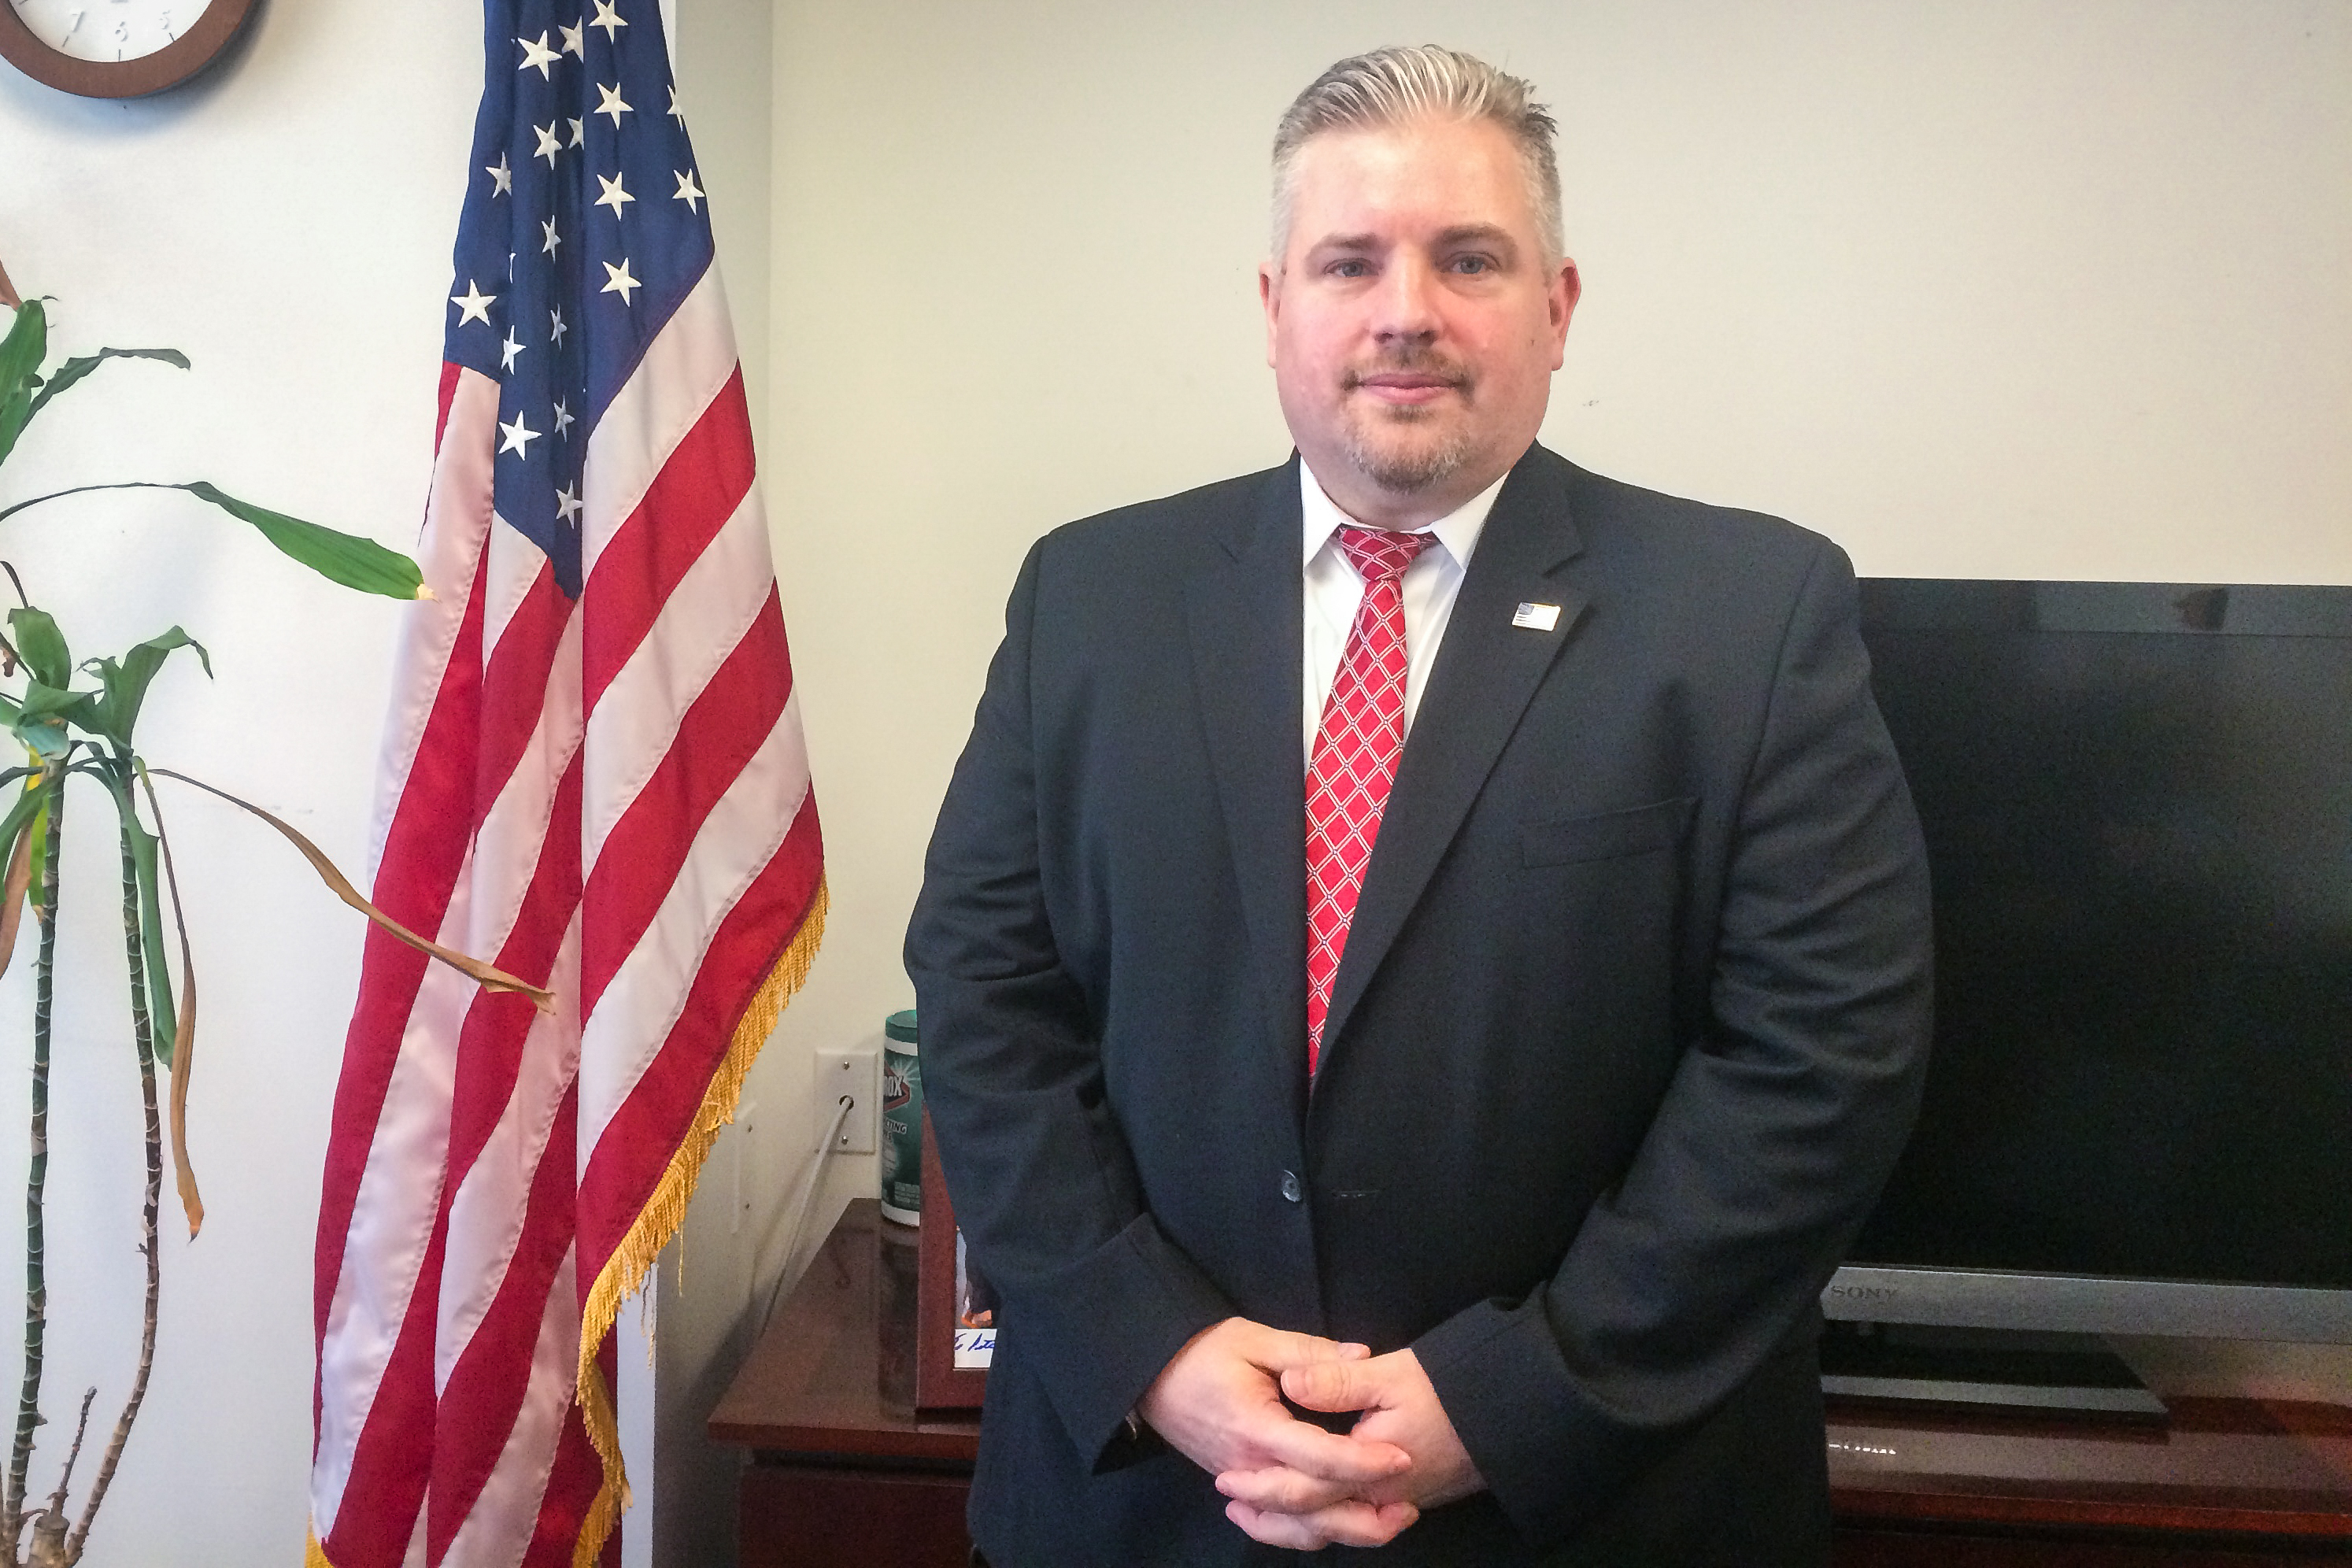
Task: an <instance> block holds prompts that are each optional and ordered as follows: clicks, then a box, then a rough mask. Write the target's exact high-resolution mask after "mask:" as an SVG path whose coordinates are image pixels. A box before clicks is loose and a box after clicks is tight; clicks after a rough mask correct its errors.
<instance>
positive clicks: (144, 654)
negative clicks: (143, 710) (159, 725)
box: [82, 626, 213, 751]
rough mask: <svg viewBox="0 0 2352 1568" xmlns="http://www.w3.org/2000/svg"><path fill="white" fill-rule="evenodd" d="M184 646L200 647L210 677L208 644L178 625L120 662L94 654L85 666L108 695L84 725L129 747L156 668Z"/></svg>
mask: <svg viewBox="0 0 2352 1568" xmlns="http://www.w3.org/2000/svg"><path fill="white" fill-rule="evenodd" d="M183 647H192V648H194V649H195V650H196V658H198V659H199V660H201V661H202V662H203V664H204V667H205V676H206V677H207V678H209V677H210V676H211V675H212V672H213V659H212V655H210V654H208V653H206V652H205V645H204V644H202V643H200V642H198V641H197V640H196V639H195V638H194V637H190V636H189V635H188V634H187V633H186V632H184V631H182V630H181V629H180V628H179V627H178V626H173V628H172V629H171V630H170V631H168V632H165V633H164V634H163V636H161V637H149V638H148V639H147V640H146V641H145V642H143V643H141V644H140V645H139V646H138V647H134V648H132V649H131V651H130V652H129V653H127V654H125V655H124V656H123V658H122V662H121V663H120V664H117V663H116V662H115V661H114V660H112V659H110V658H94V659H91V660H89V662H88V663H86V664H84V665H83V666H82V668H84V669H87V670H90V671H93V672H94V673H95V674H96V675H97V676H98V679H99V681H100V684H101V685H103V686H104V687H105V689H106V691H105V695H104V696H102V697H101V698H100V700H98V702H97V704H96V705H95V707H94V708H93V709H92V710H91V714H90V721H89V723H88V724H86V725H84V728H86V729H88V730H89V731H91V732H92V733H94V734H99V735H103V736H105V737H106V738H107V739H108V740H110V741H112V742H114V743H115V744H116V745H118V746H121V747H122V748H123V749H124V750H126V751H128V750H129V749H130V746H131V729H132V727H133V726H135V725H136V724H137V723H138V722H139V708H140V705H141V704H142V702H144V701H145V700H146V699H147V687H148V685H149V683H150V682H152V680H153V679H155V673H156V671H158V670H160V669H162V668H163V661H164V659H166V658H170V657H171V654H172V651H173V649H174V648H183Z"/></svg>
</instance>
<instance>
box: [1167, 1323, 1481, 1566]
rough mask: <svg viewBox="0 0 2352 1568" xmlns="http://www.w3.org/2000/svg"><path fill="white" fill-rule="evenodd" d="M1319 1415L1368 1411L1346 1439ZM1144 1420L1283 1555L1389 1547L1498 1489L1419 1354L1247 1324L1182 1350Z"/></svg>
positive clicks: (1209, 1332)
mask: <svg viewBox="0 0 2352 1568" xmlns="http://www.w3.org/2000/svg"><path fill="white" fill-rule="evenodd" d="M1285 1394H1287V1395H1288V1396H1289V1397H1290V1399H1291V1401H1292V1402H1293V1403H1294V1404H1297V1405H1299V1406H1300V1407H1302V1408H1304V1409H1307V1410H1322V1411H1334V1412H1337V1411H1348V1410H1354V1411H1360V1412H1361V1414H1360V1415H1358V1416H1357V1418H1356V1424H1355V1426H1354V1428H1353V1429H1352V1430H1351V1431H1349V1433H1348V1434H1346V1435H1345V1436H1341V1435H1339V1434H1338V1433H1333V1432H1327V1431H1325V1430H1323V1428H1321V1427H1320V1426H1314V1425H1312V1424H1311V1423H1309V1422H1306V1421H1301V1420H1299V1419H1298V1418H1297V1416H1295V1415H1292V1414H1291V1413H1290V1412H1289V1410H1288V1409H1286V1408H1285V1406H1284V1405H1283V1403H1282V1399H1283V1396H1284V1395H1285ZM1136 1414H1137V1415H1139V1416H1141V1417H1142V1418H1143V1419H1144V1420H1145V1421H1147V1422H1149V1423H1150V1426H1151V1427H1152V1429H1153V1430H1154V1431H1156V1432H1158V1433H1159V1434H1160V1436H1162V1437H1164V1438H1166V1439H1167V1440H1168V1442H1169V1443H1170V1445H1171V1446H1172V1447H1175V1448H1176V1449H1177V1451H1178V1452H1180V1453H1181V1454H1183V1455H1184V1456H1185V1457H1186V1458H1190V1459H1191V1460H1192V1462H1193V1463H1194V1464H1196V1465H1199V1466H1200V1467H1201V1468H1202V1469H1204V1470H1207V1471H1208V1472H1209V1473H1210V1474H1212V1475H1213V1476H1215V1477H1216V1478H1217V1489H1218V1490H1219V1491H1220V1492H1223V1494H1224V1495H1225V1496H1226V1497H1227V1498H1228V1499H1230V1501H1229V1502H1227V1503H1226V1505H1225V1517H1226V1518H1228V1519H1230V1520H1232V1521H1234V1523H1235V1524H1237V1525H1239V1526H1241V1528H1242V1529H1243V1530H1244V1531H1247V1532H1248V1533H1249V1535H1250V1536H1251V1537H1252V1538H1254V1539H1255V1540H1258V1541H1262V1542H1265V1543H1267V1544H1268V1545H1272V1546H1286V1547H1292V1548H1295V1549H1296V1550H1298V1551H1301V1552H1314V1551H1318V1550H1320V1549H1321V1548H1323V1547H1325V1546H1328V1545H1332V1544H1335V1543H1336V1544H1339V1545H1342V1546H1381V1545H1385V1544H1386V1543H1387V1542H1390V1541H1392V1540H1394V1539H1395V1538H1396V1536H1397V1534H1398V1533H1399V1532H1400V1531H1402V1530H1404V1529H1405V1528H1406V1527H1407V1526H1409V1525H1411V1524H1412V1522H1413V1521H1415V1520H1417V1519H1419V1518H1420V1517H1421V1510H1423V1508H1425V1507H1433V1506H1434V1505H1436V1504H1438V1503H1443V1502H1451V1501H1453V1500H1454V1499H1456V1498H1463V1497H1467V1496H1469V1495H1470V1494H1471V1493H1472V1492H1475V1491H1478V1490H1481V1489H1484V1488H1485V1486H1486V1482H1485V1480H1484V1479H1481V1478H1480V1476H1479V1474H1478V1470H1477V1467H1476V1466H1475V1465H1474V1464H1472V1463H1471V1460H1470V1456H1469V1454H1468V1453H1467V1452H1466V1451H1465V1449H1464V1448H1463V1447H1462V1439H1461V1438H1460V1437H1459V1436H1456V1435H1455V1433H1454V1423H1453V1422H1452V1421H1451V1420H1449V1419H1448V1418H1447V1416H1446V1414H1445V1411H1444V1408H1443V1407H1442V1406H1441V1405H1439V1403H1438V1399H1437V1391H1436V1390H1435V1389H1434V1388H1433V1387H1432V1386H1431V1384H1430V1381H1429V1377H1428V1374H1427V1373H1424V1372H1423V1371H1422V1368H1421V1362H1420V1360H1419V1358H1417V1357H1416V1356H1414V1354H1413V1353H1412V1351H1410V1350H1401V1351H1397V1352H1393V1353H1391V1354H1389V1355H1381V1356H1376V1355H1373V1354H1372V1353H1371V1352H1370V1350H1369V1349H1368V1348H1367V1347H1365V1346H1363V1345H1354V1344H1340V1343H1339V1342H1335V1341H1331V1340H1326V1339H1320V1338H1318V1337H1317V1336H1315V1335H1313V1334H1299V1333H1289V1332H1286V1331H1282V1330H1279V1329H1271V1328H1268V1327H1266V1326H1265V1324H1263V1323H1254V1322H1251V1321H1249V1320H1248V1319H1246V1318H1227V1319H1226V1320H1225V1321H1223V1322H1221V1323H1218V1324H1216V1325H1214V1326H1213V1327H1212V1328H1208V1329H1203V1330H1202V1331H1201V1332H1199V1333H1197V1334H1195V1335H1193V1336H1192V1339H1191V1340H1190V1341H1188V1342H1186V1343H1185V1345H1184V1348H1183V1349H1182V1350H1181V1351H1179V1352H1176V1355H1175V1357H1174V1359H1172V1360H1171V1361H1170V1362H1169V1363H1168V1365H1167V1366H1166V1367H1165V1368H1163V1369H1162V1370H1161V1372H1160V1375H1159V1376H1158V1377H1157V1378H1155V1379H1153V1380H1152V1384H1151V1386H1150V1388H1148V1389H1146V1390H1145V1391H1144V1394H1143V1398H1142V1399H1141V1401H1140V1402H1139V1403H1138V1405H1137V1406H1136Z"/></svg>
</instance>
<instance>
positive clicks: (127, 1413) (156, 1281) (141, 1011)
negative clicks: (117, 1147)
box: [66, 763, 163, 1563]
mask: <svg viewBox="0 0 2352 1568" xmlns="http://www.w3.org/2000/svg"><path fill="white" fill-rule="evenodd" d="M108 782H109V784H111V785H112V786H113V788H114V791H115V795H116V798H117V800H118V801H119V802H120V804H121V807H122V811H123V817H122V954H123V956H124V957H125V958H126V959H128V960H130V963H131V1038H132V1040H133V1042H134V1043H135V1044H136V1045H137V1046H138V1048H139V1100H140V1103H141V1105H142V1107H143V1108H144V1109H145V1110H146V1112H147V1202H146V1206H145V1207H144V1209H143V1210H142V1212H141V1218H142V1239H141V1243H140V1250H141V1251H142V1253H144V1254H145V1255H146V1258H147V1309H146V1318H145V1321H144V1322H143V1323H142V1326H141V1328H140V1334H139V1374H138V1375H137V1376H136V1377H134V1378H132V1379H131V1396H130V1397H129V1398H128V1399H126V1400H125V1401H123V1405H122V1414H121V1415H120V1416H118V1417H117V1418H116V1420H115V1423H114V1436H112V1437H111V1438H110V1439H109V1440H108V1442H107V1445H106V1458H103V1459H101V1460H100V1461H99V1467H98V1474H97V1476H96V1477H95V1478H94V1479H92V1480H91V1481H90V1483H89V1496H88V1497H87V1498H85V1499H83V1500H82V1505H81V1518H80V1519H79V1520H78V1521H76V1522H75V1524H74V1530H73V1535H72V1536H71V1538H70V1539H68V1541H67V1542H66V1561H67V1562H68V1563H72V1562H75V1561H77V1560H79V1558H80V1556H81V1549H82V1542H84V1541H86V1540H88V1539H89V1526H90V1521H92V1520H94V1519H96V1518H97V1517H98V1505H99V1504H100V1503H101V1502H103V1501H105V1500H106V1489H107V1485H108V1483H109V1482H110V1481H112V1480H113V1479H114V1467H115V1466H116V1464H118V1463H119V1462H120V1461H121V1458H122V1446H123V1445H124V1444H125V1443H127V1442H129V1441H130V1440H131V1423H132V1422H134V1421H136V1420H138V1419H139V1405H140V1404H141V1402H142V1401H143V1400H144V1399H145V1398H146V1397H147V1375H148V1373H151V1372H152V1371H153V1370H154V1368H155V1308H156V1301H157V1300H158V1298H159V1297H160V1296H161V1294H162V1290H163V1248H162V1247H160V1246H159V1245H158V1242H157V1237H158V1232H157V1229H156V1211H157V1209H158V1207H159V1206H160V1205H161V1204H162V1202H163V1117H162V1114H161V1113H160V1111H159V1110H158V1109H157V1106H156V1100H155V1038H154V1033H153V1026H152V1025H151V1024H150V1023H149V1021H148V1017H147V959H146V954H145V952H144V951H143V950H142V946H141V943H140V941H139V861H138V858H137V856H136V855H135V854H134V853H133V851H132V849H131V820H132V818H131V813H132V812H133V811H135V810H136V809H137V808H136V807H135V806H134V805H132V804H131V776H130V770H129V768H128V767H127V766H125V765H123V764H121V763H114V764H111V765H110V767H109V769H108ZM157 962H161V955H160V954H159V955H157Z"/></svg>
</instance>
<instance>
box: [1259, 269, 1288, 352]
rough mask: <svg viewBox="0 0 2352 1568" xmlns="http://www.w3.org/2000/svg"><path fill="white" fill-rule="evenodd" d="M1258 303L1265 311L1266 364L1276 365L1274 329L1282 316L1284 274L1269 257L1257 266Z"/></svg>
mask: <svg viewBox="0 0 2352 1568" xmlns="http://www.w3.org/2000/svg"><path fill="white" fill-rule="evenodd" d="M1257 302H1258V304H1259V306H1260V307H1261V308H1262V309H1263V310H1265V363H1267V364H1268V365H1269V366H1271V365H1272V364H1273V363H1274V329H1275V324H1276V321H1278V320H1279V319H1280V317H1281V315H1282V272H1281V270H1280V268H1277V267H1276V264H1275V262H1274V259H1273V258H1271V257H1269V258H1266V259H1265V260H1264V261H1261V262H1259V263H1258V264H1257Z"/></svg>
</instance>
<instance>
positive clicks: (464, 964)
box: [154, 768, 555, 1013]
mask: <svg viewBox="0 0 2352 1568" xmlns="http://www.w3.org/2000/svg"><path fill="white" fill-rule="evenodd" d="M154 771H155V772H156V773H161V774H162V775H163V777H165V778H167V779H177V780H179V781H180V782H181V783H182V784H194V785H195V786H196V788H198V789H200V790H203V791H204V792H205V794H206V795H218V796H220V798H221V799H223V800H225V801H226V802H228V803H229V804H230V805H235V806H241V807H243V808H244V809H245V810H247V811H249V812H251V813H252V814H253V815H254V816H257V817H259V818H261V820H262V821H264V822H266V823H268V824H269V826H272V827H274V828H276V829H278V832H279V833H281V834H283V835H285V837H286V839H287V841H288V842H289V843H290V844H292V845H293V846H294V847H295V848H297V849H299V850H300V851H301V852H302V858H304V859H306V860H308V861H310V868H311V869H312V870H314V871H316V872H318V873H319V879H320V881H322V882H324V883H326V884H327V887H328V889H330V890H331V891H332V892H333V893H334V895H335V897H337V898H339V899H341V900H343V902H345V903H347V904H349V905H350V906H351V907H352V908H353V909H355V910H359V912H360V913H362V914H363V915H365V916H367V918H368V919H370V920H372V921H374V922H375V923H376V924H377V925H380V926H382V927H383V929H384V930H385V931H388V932H390V933H391V934H392V935H393V936H394V938H395V939H397V940H399V941H401V942H406V943H407V944H408V945H409V946H411V947H413V948H415V949H416V951H417V952H422V953H425V954H426V955H427V956H429V957H433V958H437V959H439V960H440V961H441V962H442V963H446V964H447V965H448V966H449V967H450V968H452V969H455V970H457V971H458V972H460V973H464V974H467V975H470V976H472V977H473V979H475V980H476V981H478V983H479V984H481V986H482V988H483V989H484V990H486V991H512V992H517V993H519V994H522V995H525V996H528V997H530V1000H531V1005H533V1006H535V1007H537V1008H538V1009H539V1010H540V1011H541V1012H542V1013H552V1012H553V1011H555V993H554V992H552V991H550V990H549V989H547V987H545V986H544V985H533V984H531V983H530V981H528V980H522V979H519V978H517V977H516V976H514V975H511V974H509V973H507V972H506V971H505V970H503V969H499V968H497V967H495V966H494V965H491V964H488V963H483V962H482V961H481V960H480V959H478V958H471V957H468V956H467V954H465V953H462V952H457V950H456V949H455V948H448V947H443V946H442V945H441V944H440V943H439V942H428V941H426V940H425V938H424V937H421V936H419V935H417V934H416V933H415V931H410V930H409V929H408V928H407V927H406V926H404V925H402V924H401V923H400V922H399V921H396V920H394V919H393V918H392V917H391V916H390V915H388V914H385V913H384V912H383V910H380V909H377V908H376V907H375V906H374V905H373V904H372V903H369V902H368V901H367V900H365V899H363V898H362V897H360V894H359V889H356V888H354V887H352V885H351V883H350V881H349V880H348V879H345V878H344V876H343V874H342V873H341V871H338V870H337V869H335V863H334V862H333V861H331V860H330V859H328V858H327V857H326V854H325V852H324V851H322V850H320V847H318V846H317V845H315V844H313V843H311V842H310V840H309V839H308V838H305V837H302V835H301V834H300V833H299V832H297V831H296V830H295V829H294V828H293V827H292V826H289V825H288V824H286V823H284V822H281V821H280V820H278V818H277V817H275V816H271V815H270V814H269V813H268V812H266V811H264V810H262V809H261V807H259V806H257V805H253V804H252V803H251V802H250V801H243V800H239V799H237V798H236V796H235V795H231V794H229V793H228V791H226V790H225V789H215V788H214V787H213V786H212V785H210V784H206V783H205V782H204V781H203V780H202V779H192V778H190V777H189V776H188V775H187V774H185V773H173V771H172V770H171V769H169V768H157V769H155V770H154Z"/></svg>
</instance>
